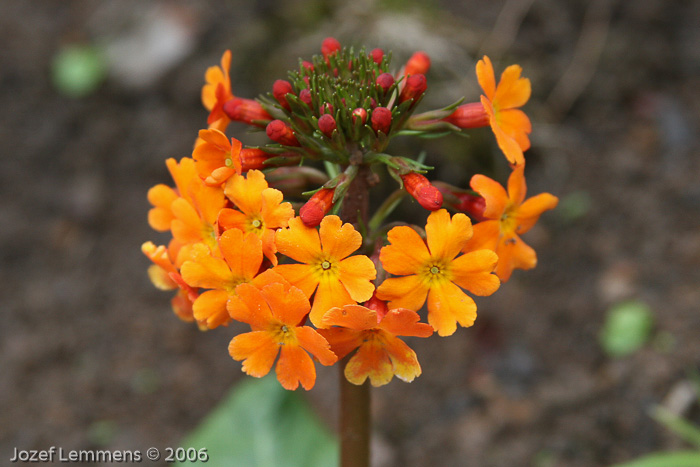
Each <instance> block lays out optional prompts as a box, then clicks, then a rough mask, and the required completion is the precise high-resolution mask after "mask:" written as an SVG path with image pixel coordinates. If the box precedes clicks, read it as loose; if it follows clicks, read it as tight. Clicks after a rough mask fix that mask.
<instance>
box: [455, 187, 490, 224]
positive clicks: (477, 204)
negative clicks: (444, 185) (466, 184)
mask: <svg viewBox="0 0 700 467" xmlns="http://www.w3.org/2000/svg"><path fill="white" fill-rule="evenodd" d="M453 194H454V195H455V196H456V197H457V199H458V200H459V204H455V206H454V208H455V209H456V210H457V211H462V212H466V213H467V214H469V217H471V218H472V219H474V220H475V221H479V222H481V221H483V220H486V218H485V217H484V211H485V210H486V200H485V199H484V198H482V197H481V196H477V195H472V194H470V193H453Z"/></svg>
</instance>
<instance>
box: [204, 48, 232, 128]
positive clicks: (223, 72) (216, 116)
mask: <svg viewBox="0 0 700 467" xmlns="http://www.w3.org/2000/svg"><path fill="white" fill-rule="evenodd" d="M230 68H231V51H230V50H227V51H226V52H224V54H223V55H222V56H221V66H212V67H209V68H207V71H206V73H205V74H204V80H205V82H206V84H205V85H204V86H203V87H202V104H203V105H204V107H205V108H206V109H207V110H209V112H210V113H209V118H208V119H207V123H208V124H209V125H213V128H216V129H218V130H221V131H223V130H225V129H226V126H227V125H228V122H229V118H228V116H226V114H225V113H224V111H223V106H224V104H225V103H226V102H228V101H229V100H231V99H233V97H234V96H233V93H232V91H231V78H230V77H229V69H230Z"/></svg>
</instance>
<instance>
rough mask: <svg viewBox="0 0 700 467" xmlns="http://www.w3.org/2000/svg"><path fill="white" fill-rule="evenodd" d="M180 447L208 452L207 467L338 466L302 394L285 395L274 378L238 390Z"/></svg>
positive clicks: (248, 383) (334, 445)
mask: <svg viewBox="0 0 700 467" xmlns="http://www.w3.org/2000/svg"><path fill="white" fill-rule="evenodd" d="M180 446H182V447H183V448H185V449H187V448H190V447H191V448H195V449H202V448H206V449H207V454H208V455H209V460H208V462H207V463H206V464H204V463H202V465H206V466H207V467H217V466H222V467H223V466H225V467H228V466H231V465H245V466H250V467H253V466H258V467H268V466H269V467H276V466H280V465H284V466H287V467H296V466H298V467H314V466H318V467H327V466H329V465H338V446H337V443H336V441H335V439H334V438H333V436H332V435H331V434H330V433H329V432H328V429H327V428H326V427H324V426H323V425H321V423H320V422H319V420H318V419H317V418H316V416H315V415H314V414H313V412H311V410H310V409H309V407H308V405H307V404H306V402H305V400H304V399H303V397H302V396H301V395H300V393H298V392H293V391H286V390H285V389H283V388H282V387H281V386H280V384H279V382H278V381H277V380H276V379H275V377H274V376H267V377H265V378H262V379H253V378H251V379H250V380H247V381H244V382H243V383H241V384H240V385H238V386H236V387H234V388H233V390H232V391H231V392H230V393H229V395H228V396H227V397H226V398H225V399H224V400H223V401H222V402H221V403H220V404H219V406H218V407H216V408H215V409H214V410H213V411H212V412H211V413H210V414H209V415H208V416H207V417H206V418H205V419H204V421H203V422H202V423H201V424H200V426H199V427H197V428H196V429H195V430H194V431H193V432H192V433H191V434H190V435H189V436H187V438H185V440H183V442H182V443H180ZM181 465H183V466H184V465H185V464H181ZM186 465H190V464H189V463H187V464H186Z"/></svg>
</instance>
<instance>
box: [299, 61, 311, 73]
mask: <svg viewBox="0 0 700 467" xmlns="http://www.w3.org/2000/svg"><path fill="white" fill-rule="evenodd" d="M301 66H303V67H304V68H305V69H306V71H308V72H309V73H311V72H312V71H314V65H313V63H311V62H309V61H307V60H304V61H303V62H301Z"/></svg>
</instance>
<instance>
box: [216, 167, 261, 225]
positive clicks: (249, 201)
mask: <svg viewBox="0 0 700 467" xmlns="http://www.w3.org/2000/svg"><path fill="white" fill-rule="evenodd" d="M266 188H267V181H266V180H265V175H263V173H262V172H260V171H259V170H251V171H249V172H248V174H247V176H246V177H244V176H243V175H238V174H236V175H234V176H232V177H231V178H229V179H228V181H227V182H226V187H225V188H224V193H225V194H226V196H227V197H228V198H229V199H230V200H231V201H233V204H235V205H236V207H237V208H238V209H240V210H241V211H243V212H244V213H246V214H248V215H250V214H258V213H260V212H261V210H262V192H263V190H264V189H266Z"/></svg>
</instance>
